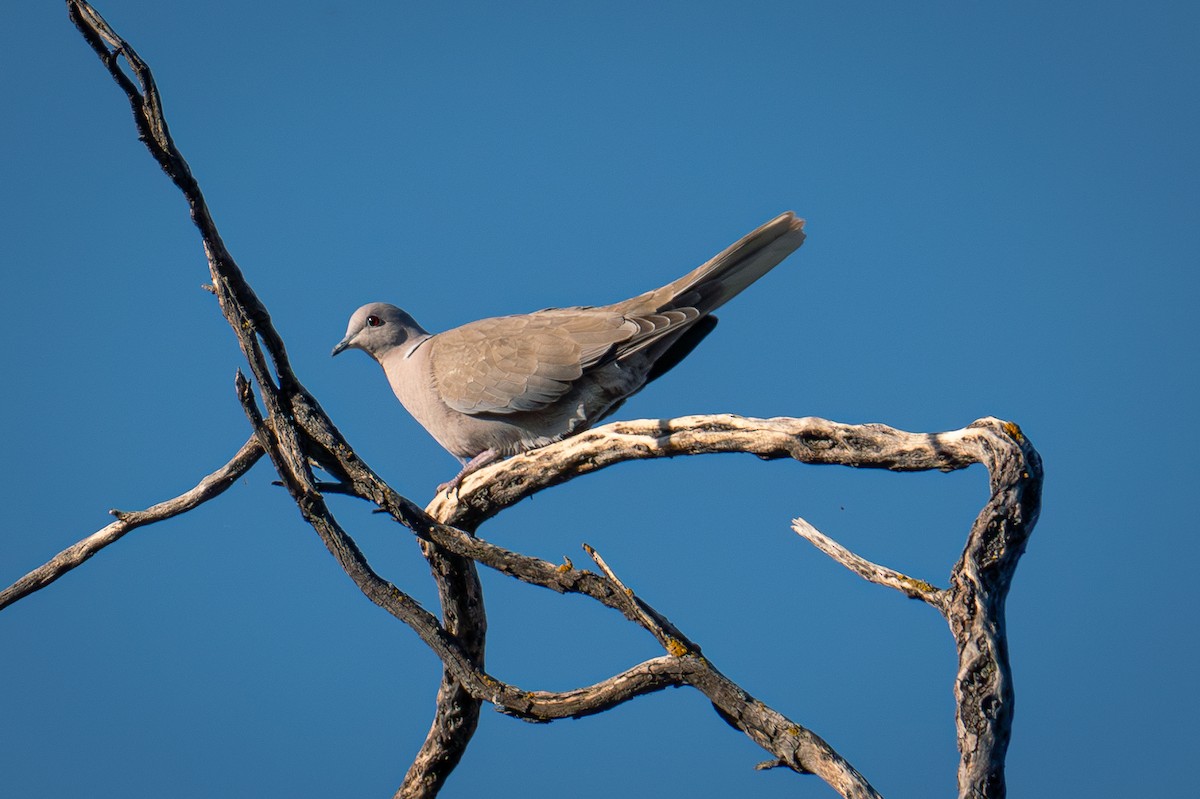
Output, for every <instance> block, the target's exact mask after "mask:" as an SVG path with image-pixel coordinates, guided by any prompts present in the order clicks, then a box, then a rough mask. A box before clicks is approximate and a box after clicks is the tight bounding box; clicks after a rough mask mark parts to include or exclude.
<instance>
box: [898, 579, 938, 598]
mask: <svg viewBox="0 0 1200 799" xmlns="http://www.w3.org/2000/svg"><path fill="white" fill-rule="evenodd" d="M900 582H901V583H903V584H904V585H905V586H907V587H908V588H911V589H913V590H914V591H917V592H918V593H922V594H932V593H933V592H934V591H936V590H937V589H936V588H934V587H933V586H932V585H930V584H929V583H927V582H925V581H924V580H918V579H917V578H916V577H909V576H908V575H907V574H902V575H900Z"/></svg>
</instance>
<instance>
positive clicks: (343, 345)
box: [329, 336, 350, 357]
mask: <svg viewBox="0 0 1200 799" xmlns="http://www.w3.org/2000/svg"><path fill="white" fill-rule="evenodd" d="M349 346H350V337H349V336H346V337H345V338H344V339H342V340H341V341H339V342H338V343H337V346H336V347H334V348H333V352H331V353H329V356H330V357H333V356H334V355H337V354H338V353H339V352H341V351H342V350H344V349H346V348H347V347H349Z"/></svg>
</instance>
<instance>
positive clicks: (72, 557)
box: [0, 436, 263, 610]
mask: <svg viewBox="0 0 1200 799" xmlns="http://www.w3.org/2000/svg"><path fill="white" fill-rule="evenodd" d="M262 454H263V450H262V447H260V446H259V444H258V441H257V440H256V439H255V438H254V437H253V436H251V437H250V439H249V440H247V441H246V443H245V444H243V445H242V448H241V449H239V450H238V452H237V454H236V455H234V456H233V458H232V459H231V460H230V461H229V463H227V464H225V465H224V466H222V467H221V468H220V469H217V470H216V471H215V472H213V473H212V474H210V475H208V476H207V477H205V478H204V479H203V480H201V481H200V482H199V483H197V484H196V487H195V488H193V489H191V490H190V491H185V492H184V493H182V494H180V495H179V496H177V497H175V498H173V499H168V500H166V501H165V502H160V503H158V504H157V505H152V506H150V507H149V508H146V509H145V510H139V511H119V510H112V511H109V513H111V514H112V515H113V516H116V517H117V520H116V521H115V522H113V523H112V524H109V525H107V526H106V527H103V528H101V529H100V530H97V531H96V532H95V533H93V534H91V535H90V536H88V537H87V538H85V539H83V540H82V541H79V542H78V543H75V544H73V545H71V546H69V547H67V548H66V549H64V550H63V551H62V552H59V553H58V554H57V555H55V556H54V557H53V558H51V559H50V560H49V561H48V562H46V563H44V564H43V565H41V566H39V567H37V568H36V569H34V570H33V571H31V572H29V574H26V575H25V576H24V577H22V578H21V579H19V580H17V581H16V582H15V583H13V584H12V585H10V586H9V587H8V588H6V589H4V590H3V591H0V610H3V609H4V608H5V607H7V606H8V605H11V604H12V603H14V602H16V601H17V600H19V599H21V598H22V597H25V596H28V595H29V594H32V593H34V592H35V591H39V590H41V589H42V588H45V587H46V586H48V585H50V583H52V582H54V581H55V580H57V579H58V578H59V577H62V576H63V575H64V574H66V573H67V572H69V571H71V570H72V569H74V568H75V567H77V566H80V565H82V564H83V563H84V562H85V561H86V560H88V559H89V558H91V557H92V556H93V555H95V554H96V553H97V552H99V551H100V550H102V549H104V548H105V547H106V546H108V545H109V544H112V543H114V542H116V541H117V540H119V539H120V538H122V537H123V536H124V535H125V534H126V533H129V532H131V531H133V530H136V529H137V528H138V527H144V526H146V525H148V524H154V523H155V522H161V521H164V520H166V519H170V518H171V517H172V516H178V515H179V514H181V513H184V512H186V511H189V510H191V509H192V508H194V507H196V506H197V505H200V504H202V503H204V502H207V501H208V500H210V499H212V498H214V497H216V496H219V495H220V494H222V493H223V492H224V491H225V489H227V488H229V486H231V485H233V483H234V481H236V480H237V479H238V478H239V477H241V476H242V475H243V474H245V473H246V472H248V471H249V470H250V467H251V466H253V465H254V464H255V463H257V462H258V459H259V458H261V457H262Z"/></svg>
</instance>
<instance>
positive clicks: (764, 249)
mask: <svg viewBox="0 0 1200 799" xmlns="http://www.w3.org/2000/svg"><path fill="white" fill-rule="evenodd" d="M803 242H804V220H802V219H797V218H796V216H795V215H794V214H792V213H791V212H788V213H785V214H782V215H780V216H778V217H776V218H775V219H772V220H771V221H770V222H767V223H766V224H764V225H762V226H761V227H759V228H758V229H757V230H755V231H753V232H752V233H749V234H748V235H746V236H745V237H743V238H742V239H741V240H740V241H738V242H736V243H735V244H733V245H731V246H730V247H728V248H727V249H726V250H724V251H723V252H721V253H720V254H718V255H717V256H716V257H714V258H713V259H712V260H710V261H708V262H707V263H705V264H703V265H701V266H700V267H699V268H697V269H695V270H694V271H692V272H689V273H688V274H686V275H684V276H683V277H681V278H679V279H678V280H676V281H674V282H672V283H668V284H667V285H665V286H663V287H662V288H658V289H654V290H652V291H648V292H646V293H645V294H639V295H638V296H636V297H633V298H632V299H628V300H624V301H623V302H617V303H614V304H612V305H597V306H577V307H571V308H546V309H544V310H541V311H535V312H533V313H528V314H516V315H512V316H498V317H493V318H489V319H481V320H479V321H477V322H470V323H468V324H465V325H463V326H461V327H456V328H453V329H451V330H447V331H445V332H442V333H437V334H436V335H434V334H430V333H429V332H428V331H427V330H425V329H424V328H423V327H421V326H420V325H419V324H417V322H416V320H414V319H413V318H412V317H411V316H410V315H409V314H408V313H406V312H405V311H403V310H401V309H400V308H397V307H396V306H394V305H389V304H387V303H382V302H373V303H370V304H368V305H364V306H362V307H361V308H359V309H358V310H356V311H355V312H354V314H353V315H352V316H351V317H350V323H349V325H348V326H347V328H346V336H345V338H343V339H342V340H341V341H340V342H338V344H337V346H335V347H334V348H333V352H332V355H337V354H338V353H340V352H342V351H344V350H347V349H358V350H362V351H363V352H365V353H367V354H368V355H370V356H371V357H372V358H374V359H375V360H376V361H377V362H378V363H379V365H380V366H382V367H383V371H384V374H385V375H386V376H387V379H388V383H390V384H391V388H392V391H393V392H394V393H395V395H396V398H397V399H399V400H400V403H401V404H402V405H403V406H404V407H405V409H406V410H407V411H408V412H409V414H411V415H412V416H413V418H415V419H416V420H417V422H419V423H420V424H421V426H422V427H424V428H425V430H426V431H428V432H429V434H430V435H431V436H433V438H434V439H435V440H436V441H437V442H438V444H440V445H441V446H442V447H443V448H445V449H446V450H447V451H449V452H450V454H451V455H453V456H454V457H455V458H457V459H458V460H459V462H460V464H462V467H463V468H462V470H461V471H460V472H459V473H458V474H457V475H456V476H455V477H454V479H452V480H451V481H450V482H449V483H447V484H444V485H443V486H441V488H446V487H451V488H457V487H458V485H459V483H460V482H461V481H462V479H463V478H464V477H465V476H466V475H468V474H470V473H471V472H473V471H475V470H476V469H479V468H481V467H483V466H485V465H487V464H489V463H492V462H494V461H496V460H499V459H501V458H505V457H508V456H511V455H517V454H519V453H522V452H526V451H528V450H531V449H535V448H537V447H542V446H545V445H547V444H550V443H553V442H555V441H560V440H562V439H564V438H566V437H568V436H571V435H574V434H577V433H580V432H582V431H583V430H586V429H588V428H589V427H591V426H592V425H594V424H596V423H597V422H599V421H600V420H602V419H604V418H605V417H607V416H609V415H610V414H612V413H613V412H614V411H616V410H617V409H618V408H619V407H620V406H621V405H622V403H624V402H625V400H627V399H629V397H631V396H633V395H634V394H636V393H637V392H638V391H640V390H641V389H642V388H644V387H645V386H646V384H648V383H650V382H651V381H653V380H655V379H657V378H658V377H661V376H662V375H663V374H664V373H666V372H667V371H668V370H670V369H671V368H672V367H673V366H675V365H676V364H677V363H679V361H681V360H682V359H683V358H684V357H685V356H687V355H688V354H689V353H690V352H691V351H692V349H693V348H694V347H695V346H696V345H697V344H699V343H700V341H701V340H702V339H703V338H704V337H705V336H707V335H708V334H709V333H711V332H712V330H713V328H714V327H716V323H717V319H716V317H714V316H712V315H711V314H712V312H713V311H715V310H716V309H717V308H719V307H721V306H722V305H723V304H724V303H726V302H727V301H729V300H730V299H731V298H733V297H734V296H736V295H737V294H739V293H740V292H741V291H742V290H744V289H745V288H746V287H747V286H749V285H750V284H751V283H753V282H754V281H756V280H758V279H759V278H760V277H762V276H763V275H765V274H766V273H767V272H768V271H770V270H771V269H772V268H773V267H775V266H776V265H777V264H779V263H780V262H781V261H782V260H783V259H784V258H786V257H787V256H788V255H790V254H791V253H792V252H793V251H795V250H796V249H797V248H798V247H799V246H800V245H801V244H802V243H803Z"/></svg>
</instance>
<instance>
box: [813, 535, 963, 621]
mask: <svg viewBox="0 0 1200 799" xmlns="http://www.w3.org/2000/svg"><path fill="white" fill-rule="evenodd" d="M792 530H794V531H795V532H796V533H797V534H798V535H799V536H800V537H801V538H803V539H805V540H806V541H808V542H809V543H810V544H812V545H813V546H815V547H816V548H817V549H819V550H821V551H822V552H824V553H825V554H826V555H828V556H829V557H831V558H833V559H834V560H835V561H837V562H838V563H840V564H842V565H843V566H845V567H846V568H847V569H849V570H850V571H852V572H854V573H855V574H857V575H858V576H860V577H862V578H863V579H864V580H866V581H868V582H871V583H875V585H882V586H884V587H885V588H894V589H896V590H897V591H900V592H901V593H903V594H905V595H906V596H909V597H912V598H913V599H920V600H923V601H925V602H928V603H929V604H930V605H932V606H933V607H935V608H937V609H938V611H939V612H941V613H942V614H943V615H945V613H946V611H945V607H944V605H945V591H943V590H941V589H939V588H935V587H934V586H932V585H930V584H929V583H927V582H925V581H924V580H918V579H916V578H914V577H909V576H908V575H907V574H902V573H901V572H898V571H896V570H895V569H889V568H888V567H886V566H880V565H879V564H878V563H872V562H871V561H869V560H867V559H866V558H863V557H860V556H859V555H856V554H855V553H853V552H851V551H850V550H848V549H846V548H845V547H844V546H842V545H841V544H839V543H838V542H837V541H834V540H833V539H832V538H830V537H829V536H827V535H825V534H824V533H822V532H821V531H820V530H818V529H817V528H815V527H813V526H812V525H811V524H809V523H808V522H807V521H805V520H804V519H792Z"/></svg>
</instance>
